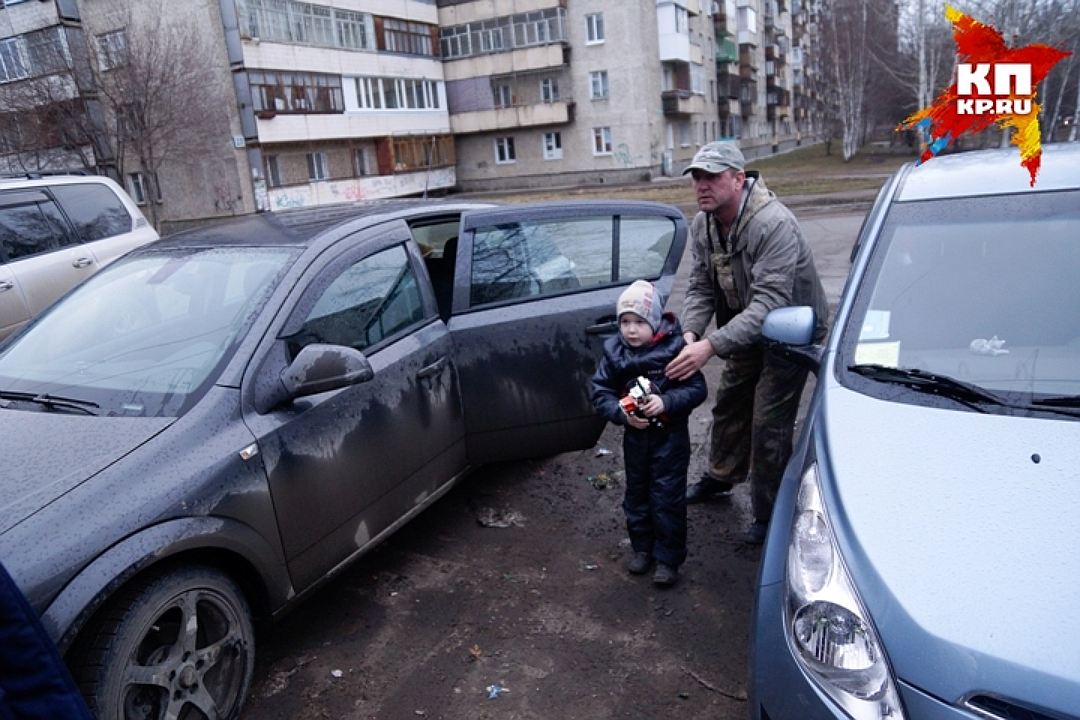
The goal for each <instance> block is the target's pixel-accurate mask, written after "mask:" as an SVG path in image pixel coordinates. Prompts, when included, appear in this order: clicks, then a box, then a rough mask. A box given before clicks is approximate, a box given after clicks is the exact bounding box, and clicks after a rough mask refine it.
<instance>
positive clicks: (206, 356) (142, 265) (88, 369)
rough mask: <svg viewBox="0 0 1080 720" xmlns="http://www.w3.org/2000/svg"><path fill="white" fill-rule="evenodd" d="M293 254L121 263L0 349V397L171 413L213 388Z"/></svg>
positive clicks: (188, 251) (174, 254) (181, 253)
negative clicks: (66, 401)
mask: <svg viewBox="0 0 1080 720" xmlns="http://www.w3.org/2000/svg"><path fill="white" fill-rule="evenodd" d="M293 254H294V253H293V251H291V250H283V249H272V248H250V247H241V248H228V249H221V248H185V249H179V250H169V251H150V252H143V253H138V254H136V255H133V256H129V257H127V258H125V259H122V260H119V261H117V262H116V263H113V264H112V265H110V266H109V267H108V268H106V269H105V270H103V271H101V272H100V273H98V274H96V275H94V276H93V277H91V278H90V279H89V280H87V281H86V283H84V284H83V285H81V286H80V287H79V288H77V289H76V290H75V291H74V292H72V293H71V294H70V295H69V296H67V297H66V298H65V299H64V300H63V301H62V302H60V303H59V304H57V305H56V306H55V307H53V308H52V309H51V310H49V311H48V312H47V313H46V314H45V315H43V316H42V317H41V318H40V319H39V320H38V321H37V322H36V323H35V324H34V325H32V326H31V327H29V328H28V329H27V330H26V331H25V332H24V333H23V334H22V335H21V336H19V337H18V338H16V340H15V341H14V342H13V343H11V344H10V345H8V346H7V347H6V348H5V349H4V350H3V351H0V397H6V398H8V399H11V398H16V397H18V396H19V395H20V394H26V395H28V396H29V397H37V398H41V397H43V396H46V397H47V398H48V397H55V398H64V399H65V400H71V401H74V402H79V403H84V404H87V405H89V404H90V403H93V404H94V405H92V406H91V407H96V408H97V409H95V411H94V412H95V413H96V414H105V415H121V416H123V415H128V416H141V417H149V416H166V417H171V416H178V415H180V414H182V413H183V412H184V411H185V410H186V409H187V408H188V407H190V405H191V404H192V403H194V401H195V400H197V399H198V397H200V396H201V395H202V393H203V392H204V391H205V389H206V387H208V386H209V384H210V383H211V382H213V379H214V377H216V373H215V370H216V369H218V368H219V366H220V365H221V364H222V363H223V362H224V361H225V360H226V359H227V357H228V354H229V353H230V352H231V349H232V348H233V346H234V345H235V343H236V342H237V341H238V340H239V338H240V337H242V335H243V333H244V332H245V331H246V329H247V327H248V325H249V324H250V323H251V321H252V320H253V318H254V316H255V313H256V312H257V311H258V309H259V308H260V307H261V306H262V304H263V302H264V301H265V299H266V297H267V296H268V295H269V293H270V291H271V290H272V289H273V287H274V286H275V285H276V283H277V279H278V277H279V276H280V275H281V273H282V272H283V270H284V268H285V267H286V266H287V264H288V262H289V260H290V258H291V257H292V256H293Z"/></svg>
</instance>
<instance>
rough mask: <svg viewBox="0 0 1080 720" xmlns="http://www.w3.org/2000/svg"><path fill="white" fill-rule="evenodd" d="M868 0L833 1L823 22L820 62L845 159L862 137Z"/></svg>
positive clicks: (867, 58) (867, 81)
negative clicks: (824, 70) (821, 56)
mask: <svg viewBox="0 0 1080 720" xmlns="http://www.w3.org/2000/svg"><path fill="white" fill-rule="evenodd" d="M869 3H870V0H836V1H835V2H833V3H832V5H831V7H829V8H828V9H827V10H826V16H825V18H824V22H823V23H822V46H823V50H824V57H823V58H822V60H823V64H824V65H825V66H826V77H827V78H828V80H829V85H828V89H827V97H828V101H829V106H830V109H831V112H832V113H833V115H834V117H833V118H832V119H831V122H832V123H833V124H835V125H836V126H837V127H838V128H839V131H840V139H841V148H842V152H843V156H844V160H845V161H848V160H851V158H853V157H854V156H855V153H857V152H858V150H859V148H860V147H861V146H862V144H863V140H864V138H865V117H864V115H865V110H866V96H867V88H868V84H869V80H870V77H869V72H868V65H869V60H870V54H869V49H868V40H869V39H868V33H869V28H870V23H869V13H870V10H869Z"/></svg>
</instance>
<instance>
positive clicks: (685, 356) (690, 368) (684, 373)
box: [664, 340, 713, 380]
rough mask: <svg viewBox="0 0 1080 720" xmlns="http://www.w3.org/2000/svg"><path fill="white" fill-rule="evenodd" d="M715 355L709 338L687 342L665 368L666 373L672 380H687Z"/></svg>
mask: <svg viewBox="0 0 1080 720" xmlns="http://www.w3.org/2000/svg"><path fill="white" fill-rule="evenodd" d="M712 356H713V347H712V344H711V343H710V342H709V341H708V340H698V341H696V342H692V343H687V345H686V347H684V348H683V349H682V352H680V353H679V354H678V355H676V356H675V359H674V360H672V361H671V362H669V363H668V364H667V367H666V368H664V374H665V375H667V376H668V377H669V378H671V379H672V380H687V379H689V378H690V376H691V375H693V374H694V373H696V372H697V371H698V370H700V369H701V368H703V367H705V363H707V362H709V359H710V358H712Z"/></svg>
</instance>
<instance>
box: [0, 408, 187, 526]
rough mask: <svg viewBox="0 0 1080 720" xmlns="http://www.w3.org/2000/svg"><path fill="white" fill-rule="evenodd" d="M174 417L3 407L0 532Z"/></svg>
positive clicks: (144, 439)
mask: <svg viewBox="0 0 1080 720" xmlns="http://www.w3.org/2000/svg"><path fill="white" fill-rule="evenodd" d="M174 420H175V418H109V417H92V416H89V415H70V414H66V413H55V412H38V411H32V410H26V411H23V410H0V533H3V532H6V531H7V530H9V529H11V528H12V527H13V526H14V525H16V524H18V523H19V522H21V521H23V520H25V519H26V518H27V517H29V516H30V515H32V514H34V513H35V512H36V511H38V510H40V509H41V508H42V507H44V506H46V505H48V504H49V503H51V502H53V501H54V500H56V499H57V498H58V497H60V496H61V495H63V494H64V493H66V492H68V491H69V490H71V489H72V488H73V487H75V486H77V485H78V484H79V483H81V482H83V481H84V480H86V479H87V478H90V477H92V476H93V475H95V474H97V473H98V472H100V471H101V470H103V469H104V468H106V467H108V466H109V465H111V464H112V463H113V462H115V461H116V460H118V459H120V458H122V457H123V456H124V455H126V454H128V453H129V452H131V451H132V450H133V449H135V448H136V447H138V446H139V445H141V444H142V443H144V442H146V441H147V440H149V439H150V438H152V437H153V436H154V435H156V434H158V433H159V432H161V431H162V430H164V429H165V428H166V427H168V426H169V425H170V424H172V422H173V421H174Z"/></svg>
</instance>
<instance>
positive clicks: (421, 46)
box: [0, 0, 456, 229]
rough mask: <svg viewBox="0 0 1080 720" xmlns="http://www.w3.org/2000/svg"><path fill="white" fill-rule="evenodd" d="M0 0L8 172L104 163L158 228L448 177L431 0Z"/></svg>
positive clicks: (411, 190) (388, 192)
mask: <svg viewBox="0 0 1080 720" xmlns="http://www.w3.org/2000/svg"><path fill="white" fill-rule="evenodd" d="M0 3H2V4H0V100H3V101H4V104H3V107H4V108H10V109H11V111H10V112H0V124H2V125H3V128H4V129H5V132H4V133H3V140H2V141H0V171H5V170H6V171H9V172H23V171H58V170H91V171H98V172H104V173H106V174H109V175H112V176H113V177H115V178H117V179H119V180H121V181H123V182H124V184H125V185H126V186H127V188H128V190H129V192H130V194H131V195H132V197H133V198H134V199H135V200H136V201H137V202H138V203H139V204H141V205H143V206H144V207H145V209H146V210H148V212H147V215H148V216H151V217H154V218H155V219H156V220H157V221H158V223H157V224H158V225H159V226H164V227H165V228H166V229H167V228H169V227H172V226H175V225H176V224H182V223H183V222H184V221H187V220H192V219H203V218H210V217H222V216H228V215H237V214H245V213H250V212H254V211H257V210H270V209H283V208H291V207H301V206H306V205H321V204H328V203H334V202H344V201H350V200H359V199H368V198H384V197H394V196H401V195H410V194H421V193H424V192H425V191H434V190H439V189H445V188H449V187H453V186H454V185H455V184H456V173H455V167H454V164H455V155H454V145H453V140H452V138H451V136H450V134H449V133H450V122H449V113H448V111H447V102H446V91H445V85H444V82H443V70H442V63H441V62H440V60H439V57H438V47H439V33H438V27H437V24H436V20H437V16H436V7H435V3H434V0H325V2H324V3H322V4H320V3H308V2H298V1H296V0H185V2H183V3H176V2H167V1H165V0H113V2H110V3H101V2H97V0H36V1H31V0H0ZM181 70H183V71H184V72H181ZM125 71H130V72H129V74H130V75H132V76H138V77H139V78H140V79H145V78H146V77H147V76H150V77H151V78H156V79H157V84H156V85H155V87H154V88H153V90H154V93H153V94H154V100H153V102H152V103H151V102H136V101H133V102H131V103H127V102H124V100H123V98H122V97H119V98H118V97H117V96H118V95H119V94H122V92H123V91H125V90H126V89H127V87H126V86H124V85H123V84H122V83H121V82H119V78H121V77H123V76H124V74H125ZM183 75H186V76H187V77H188V79H187V81H184V79H183V78H181V77H177V76H183ZM192 76H197V78H198V80H197V82H194V83H193V82H192V80H191V77H192ZM170 83H171V84H170ZM193 85H194V87H193ZM26 88H33V92H30V91H28V90H26ZM118 89H119V92H118ZM148 94H150V93H148V92H147V93H142V94H139V93H136V92H134V91H133V92H132V93H131V96H132V98H139V99H142V98H144V96H145V95H148ZM16 96H18V97H19V98H20V102H19V103H15V102H13V100H11V99H13V98H15V97H16ZM52 96H58V97H59V99H58V100H56V99H54V98H53V97H52ZM26 99H29V104H30V105H37V106H38V107H39V108H41V107H45V108H48V107H52V108H54V109H55V110H56V112H52V113H51V114H52V115H55V116H56V117H55V118H54V120H55V121H54V122H51V123H48V124H47V127H37V125H38V124H40V123H35V122H34V119H35V117H44V116H46V115H49V114H50V113H47V112H44V111H42V110H40V109H39V110H36V111H35V110H34V109H33V108H32V107H28V103H27V102H26V101H24V100H26ZM60 109H62V110H64V112H63V113H60V112H59V110H60ZM76 111H77V112H76ZM83 116H85V117H89V118H92V119H93V120H94V122H92V123H90V122H82V120H81V117H83ZM72 118H77V119H79V122H77V123H75V125H76V126H77V127H78V128H79V129H80V130H81V131H82V135H81V136H79V137H72V136H70V134H67V133H63V132H61V130H62V129H63V128H64V127H65V120H70V119H72ZM71 124H72V123H71V122H67V125H71ZM163 125H169V127H168V128H165V129H163V128H162V126H163ZM31 130H32V131H33V132H31ZM150 133H157V134H156V135H154V136H153V137H152V139H153V140H154V141H155V142H154V143H150V142H145V143H143V144H144V145H150V144H153V145H155V146H156V148H157V153H158V155H157V156H154V157H153V158H152V161H150V162H148V161H147V158H146V153H144V152H141V150H142V147H141V146H140V145H139V141H140V140H146V137H144V136H145V135H147V134H150ZM16 139H18V142H16V141H15V140H16ZM136 150H140V152H136ZM162 154H164V155H165V156H164V157H160V156H161V155H162ZM145 165H152V167H144V166H145Z"/></svg>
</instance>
